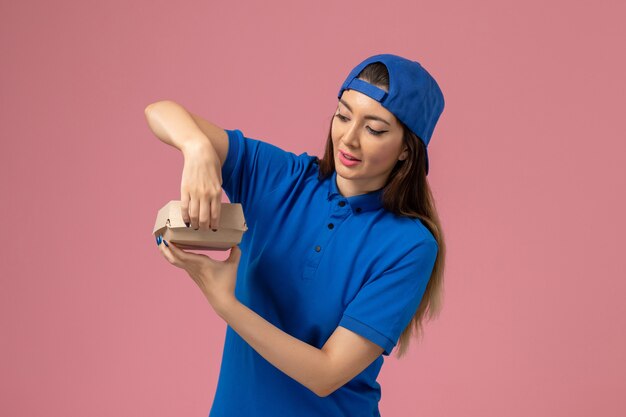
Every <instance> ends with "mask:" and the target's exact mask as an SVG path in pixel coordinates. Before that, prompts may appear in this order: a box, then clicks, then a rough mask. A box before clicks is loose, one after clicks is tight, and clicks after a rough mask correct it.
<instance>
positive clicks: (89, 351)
mask: <svg viewBox="0 0 626 417" xmlns="http://www.w3.org/2000/svg"><path fill="white" fill-rule="evenodd" d="M232 3H234V2H225V1H223V2H201V1H194V2H184V3H173V2H164V1H135V2H126V1H124V2H123V1H108V2H97V3H96V2H82V1H67V0H66V1H57V2H46V1H21V2H16V1H14V2H3V4H2V5H1V6H0V39H1V48H2V49H1V55H0V56H1V58H0V59H1V61H2V64H1V65H0V74H1V77H0V83H1V94H0V137H1V140H2V155H1V156H0V158H2V159H1V167H2V175H1V176H0V184H1V187H2V196H3V197H2V203H3V207H4V211H3V212H4V217H5V221H4V224H3V236H4V239H3V243H4V244H3V250H2V255H1V256H2V262H1V265H2V270H1V285H2V288H1V291H0V294H1V300H0V324H1V326H2V327H1V331H2V333H1V339H0V350H1V351H0V358H1V360H0V364H1V365H0V366H1V367H0V415H3V416H35V415H46V416H86V415H89V416H90V417H99V416H148V415H149V416H168V417H169V416H173V415H177V416H182V415H184V416H206V415H207V414H208V410H209V408H210V405H211V403H212V398H213V393H214V390H215V386H216V382H217V374H218V370H219V364H220V356H221V350H222V343H223V336H224V330H225V328H226V325H225V323H224V322H223V321H222V320H221V319H220V318H219V317H218V316H217V315H216V314H215V313H214V312H213V310H212V309H211V307H210V305H209V304H208V303H207V302H206V300H205V298H204V297H203V296H202V294H201V292H200V291H199V289H198V287H197V286H196V285H195V284H194V283H193V281H192V280H191V278H190V277H189V276H188V275H186V273H185V272H184V271H182V270H180V269H178V268H175V267H173V266H172V265H170V264H169V263H168V262H167V261H166V260H165V259H164V258H163V256H162V255H161V253H160V252H159V250H158V248H157V246H156V244H155V241H154V239H153V237H152V235H151V229H152V226H153V223H154V219H155V216H156V211H157V209H158V208H159V207H161V206H162V205H163V204H164V203H165V202H167V201H169V200H170V199H177V198H179V197H180V188H179V187H180V175H181V169H182V162H183V161H182V157H181V155H180V153H179V152H178V151H177V150H176V149H174V148H170V147H168V146H167V145H165V144H163V143H162V142H160V141H159V140H158V139H157V138H156V137H155V136H154V135H153V134H152V133H151V132H150V130H149V129H148V127H147V124H146V122H145V119H144V114H143V110H144V107H145V106H146V105H147V104H149V103H151V102H154V101H157V100H160V99H172V100H175V101H178V102H180V103H181V104H183V105H185V106H186V107H188V108H189V109H190V110H192V111H194V112H196V113H199V114H200V115H203V116H204V117H206V118H208V119H210V120H212V121H213V122H215V123H217V124H218V125H220V126H222V127H224V128H230V129H234V128H237V129H241V130H242V131H244V132H245V133H246V134H248V135H250V136H253V137H258V138H262V139H264V140H266V141H268V142H271V143H274V144H276V145H279V146H281V147H283V148H284V149H287V150H290V151H293V152H297V153H300V152H304V151H309V153H310V154H320V153H321V151H322V147H323V142H324V138H325V136H324V135H325V133H326V130H327V127H328V121H329V118H330V116H331V114H332V112H333V111H334V106H335V104H336V92H337V89H338V87H339V85H340V84H341V82H342V81H343V79H344V77H345V76H346V75H347V72H348V71H349V70H350V69H351V68H352V67H353V66H354V65H356V64H357V63H358V62H360V60H361V59H363V58H365V57H366V56H368V55H372V54H374V53H383V52H389V53H396V54H400V55H404V56H407V57H412V58H414V59H416V60H419V61H420V62H422V63H423V64H424V65H425V66H426V67H427V68H428V69H429V70H430V71H431V72H432V73H433V75H435V77H436V78H437V80H438V81H439V83H440V85H441V87H442V89H443V91H444V94H445V97H446V109H445V111H444V113H443V116H442V118H441V120H440V122H439V125H438V126H437V129H436V130H435V134H434V136H433V140H432V142H431V144H430V146H429V154H430V158H431V172H430V174H429V180H430V183H431V186H432V187H433V189H434V193H435V197H436V199H437V202H438V207H439V210H440V214H441V217H442V220H443V223H444V227H445V233H446V236H447V243H448V263H447V269H446V277H445V279H446V284H445V285H446V298H445V308H444V311H443V313H442V315H441V317H440V318H439V320H437V321H433V322H431V323H427V325H426V336H425V339H424V341H423V343H418V342H413V345H412V347H411V351H410V352H409V356H408V357H407V358H406V359H402V360H400V361H398V360H397V359H396V358H395V357H390V358H389V359H387V360H386V361H385V365H384V367H383V370H382V373H381V377H380V382H381V384H382V387H383V397H382V400H381V412H382V415H383V417H393V416H429V417H434V416H442V417H447V416H480V417H487V416H498V417H501V416H511V417H518V416H519V417H522V416H523V417H526V416H551V417H552V416H568V417H578V416H581V417H582V416H585V417H586V416H590V415H597V416H623V415H625V414H626V397H625V396H624V393H623V392H624V389H625V388H626V386H625V383H624V381H625V380H626V378H625V376H626V360H625V359H626V358H625V356H624V352H626V341H625V333H624V329H625V328H626V303H624V302H623V294H624V291H625V290H626V280H625V278H626V268H625V266H626V262H625V258H626V257H625V256H624V254H623V253H622V252H623V248H624V243H623V240H624V233H625V232H626V228H625V223H626V222H625V221H624V219H623V217H622V215H623V213H624V212H626V204H625V199H624V190H625V189H626V175H625V174H626V172H625V169H624V166H625V165H624V164H625V163H626V157H625V156H626V145H625V142H624V131H625V129H624V128H625V126H624V121H625V120H626V118H625V117H624V115H623V112H624V99H625V98H626V97H625V93H626V81H625V78H624V73H625V72H626V59H625V58H624V54H623V52H619V51H620V50H623V49H622V48H623V41H624V39H626V33H625V32H626V30H625V29H624V25H623V16H624V12H626V8H625V7H624V6H623V3H621V2H617V1H614V2H609V1H600V2H593V3H592V2H590V1H589V2H582V1H577V2H572V1H551V2H546V1H536V0H534V1H524V2H515V3H512V2H506V3H509V4H505V2H502V1H495V0H490V1H487V0H478V1H474V2H466V1H456V2H451V1H438V2H428V3H427V2H415V1H404V2H373V1H365V0H361V1H341V2H337V1H328V2H319V1H318V2H307V4H306V5H302V4H300V3H304V2H287V1H284V2H282V3H280V4H275V3H273V2H256V3H252V2H248V4H232ZM511 3H512V4H511ZM224 201H227V200H226V196H225V195H224ZM222 255H223V254H222ZM218 258H219V256H218Z"/></svg>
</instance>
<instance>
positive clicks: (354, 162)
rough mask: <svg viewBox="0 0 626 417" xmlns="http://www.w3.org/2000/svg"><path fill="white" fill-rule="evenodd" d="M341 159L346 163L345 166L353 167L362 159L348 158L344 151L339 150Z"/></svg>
mask: <svg viewBox="0 0 626 417" xmlns="http://www.w3.org/2000/svg"><path fill="white" fill-rule="evenodd" d="M339 160H340V161H341V163H342V164H344V165H345V166H348V167H351V166H354V165H357V164H360V163H361V161H360V160H350V159H348V158H346V157H345V155H344V154H343V152H341V151H339Z"/></svg>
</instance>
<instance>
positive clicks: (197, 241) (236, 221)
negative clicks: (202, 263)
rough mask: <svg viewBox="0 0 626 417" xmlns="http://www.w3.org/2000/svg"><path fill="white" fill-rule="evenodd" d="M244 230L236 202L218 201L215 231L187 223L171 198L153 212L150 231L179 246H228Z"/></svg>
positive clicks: (236, 242)
mask: <svg viewBox="0 0 626 417" xmlns="http://www.w3.org/2000/svg"><path fill="white" fill-rule="evenodd" d="M246 230H248V226H247V225H246V220H245V219H244V216H243V208H242V207H241V204H240V203H222V206H221V211H220V221H219V226H218V229H217V231H216V232H214V231H213V230H208V231H205V230H194V229H192V228H191V227H187V225H185V222H184V221H183V216H182V215H181V211H180V200H172V201H170V202H169V203H167V204H166V205H165V206H163V207H162V208H161V209H160V210H159V213H158V214H157V219H156V223H155V224H154V230H153V231H152V234H153V235H154V236H155V237H156V236H159V235H161V236H162V237H163V239H165V240H166V241H168V242H173V243H174V244H176V246H177V247H179V248H181V249H198V250H228V249H230V248H232V247H233V246H235V245H236V244H238V243H240V242H241V237H242V236H243V233H244V232H245V231H246Z"/></svg>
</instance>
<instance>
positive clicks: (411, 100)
mask: <svg viewBox="0 0 626 417" xmlns="http://www.w3.org/2000/svg"><path fill="white" fill-rule="evenodd" d="M372 62H381V63H383V64H385V66H386V67H387V71H388V72H389V92H386V91H385V90H382V89H380V88H378V87H376V86H375V85H373V84H370V83H368V82H366V81H363V80H360V79H358V78H357V76H358V75H359V73H360V72H361V71H362V70H363V69H364V68H365V67H366V66H367V65H368V64H371V63H372ZM346 89H350V90H356V91H359V92H361V93H363V94H366V95H368V96H369V97H371V98H373V99H374V100H376V101H378V102H380V104H381V105H382V106H383V107H384V108H386V109H387V110H389V111H390V112H391V113H393V115H394V116H396V117H397V118H398V120H400V121H402V123H404V124H405V125H406V126H407V127H408V128H409V129H410V130H411V131H412V132H413V133H415V134H416V135H417V136H418V137H419V138H420V139H421V140H422V142H423V143H424V148H425V149H426V148H427V147H428V143H429V142H430V138H431V136H432V135H433V130H434V129H435V125H436V124H437V120H439V116H441V113H442V112H443V107H444V100H443V93H442V92H441V89H440V88H439V85H438V84H437V82H436V81H435V79H434V78H433V77H432V76H431V75H430V74H429V73H428V71H426V70H425V69H424V67H422V65H421V64H420V63H419V62H417V61H411V60H409V59H406V58H403V57H401V56H398V55H393V54H379V55H374V56H371V57H369V58H367V59H365V60H364V61H363V62H361V63H360V64H359V65H357V66H356V67H354V69H352V71H350V74H348V77H347V78H346V80H345V81H344V82H343V84H342V85H341V88H340V89H339V94H338V95H337V97H338V98H339V97H341V94H342V93H343V90H346ZM426 175H428V151H427V152H426Z"/></svg>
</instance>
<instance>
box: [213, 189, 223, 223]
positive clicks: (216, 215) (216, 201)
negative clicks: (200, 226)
mask: <svg viewBox="0 0 626 417" xmlns="http://www.w3.org/2000/svg"><path fill="white" fill-rule="evenodd" d="M221 209H222V195H221V193H220V194H218V195H216V196H214V197H213V199H212V200H211V229H213V230H217V227H218V226H219V222H220V212H221Z"/></svg>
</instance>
